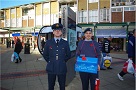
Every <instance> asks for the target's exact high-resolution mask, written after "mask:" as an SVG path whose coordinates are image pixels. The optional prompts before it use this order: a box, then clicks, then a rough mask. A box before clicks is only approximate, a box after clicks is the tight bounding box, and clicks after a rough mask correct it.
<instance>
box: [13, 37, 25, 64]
mask: <svg viewBox="0 0 136 90" xmlns="http://www.w3.org/2000/svg"><path fill="white" fill-rule="evenodd" d="M22 49H23V46H22V43H21V41H20V39H19V38H18V39H17V42H16V45H15V49H14V52H16V53H17V54H18V56H19V53H20V52H21V51H22ZM19 60H20V62H21V61H22V59H21V58H20V56H19ZM15 63H18V59H17V60H16V62H15Z"/></svg>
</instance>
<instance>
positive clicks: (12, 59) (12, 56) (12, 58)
mask: <svg viewBox="0 0 136 90" xmlns="http://www.w3.org/2000/svg"><path fill="white" fill-rule="evenodd" d="M14 58H15V56H14V53H13V54H12V55H11V62H13V61H14Z"/></svg>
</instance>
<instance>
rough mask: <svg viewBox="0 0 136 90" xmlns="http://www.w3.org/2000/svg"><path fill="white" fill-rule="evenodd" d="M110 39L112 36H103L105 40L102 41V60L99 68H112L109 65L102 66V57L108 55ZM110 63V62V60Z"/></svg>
mask: <svg viewBox="0 0 136 90" xmlns="http://www.w3.org/2000/svg"><path fill="white" fill-rule="evenodd" d="M111 41H112V37H111V36H109V37H108V38H105V40H104V41H103V45H102V60H101V66H100V67H101V70H106V69H112V67H111V66H109V67H107V68H106V67H104V57H106V56H109V57H110V50H111V49H110V47H111V44H110V42H111ZM110 63H111V62H110Z"/></svg>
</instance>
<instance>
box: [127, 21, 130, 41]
mask: <svg viewBox="0 0 136 90" xmlns="http://www.w3.org/2000/svg"><path fill="white" fill-rule="evenodd" d="M129 24H130V22H127V42H128V27H129Z"/></svg>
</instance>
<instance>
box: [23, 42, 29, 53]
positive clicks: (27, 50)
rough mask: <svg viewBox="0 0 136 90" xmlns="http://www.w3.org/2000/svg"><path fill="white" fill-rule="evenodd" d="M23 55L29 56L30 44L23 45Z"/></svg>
mask: <svg viewBox="0 0 136 90" xmlns="http://www.w3.org/2000/svg"><path fill="white" fill-rule="evenodd" d="M24 54H30V44H29V43H25V47H24Z"/></svg>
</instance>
